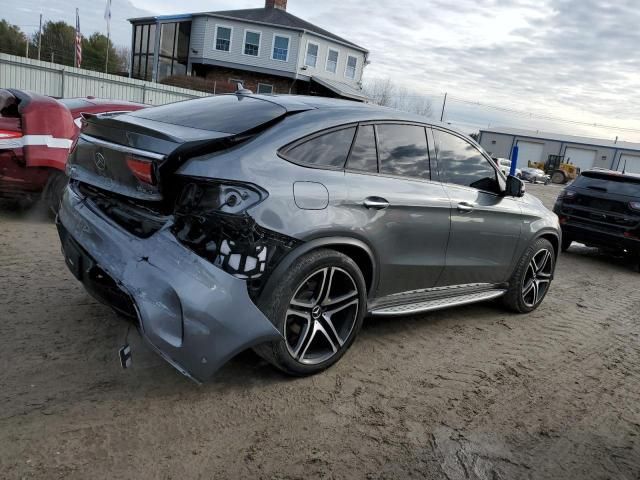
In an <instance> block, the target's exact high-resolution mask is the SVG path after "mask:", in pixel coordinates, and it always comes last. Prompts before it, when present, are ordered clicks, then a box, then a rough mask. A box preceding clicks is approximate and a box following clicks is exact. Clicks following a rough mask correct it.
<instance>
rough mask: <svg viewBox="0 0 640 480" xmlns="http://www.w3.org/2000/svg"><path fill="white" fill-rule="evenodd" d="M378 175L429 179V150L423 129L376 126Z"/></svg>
mask: <svg viewBox="0 0 640 480" xmlns="http://www.w3.org/2000/svg"><path fill="white" fill-rule="evenodd" d="M376 128H377V131H378V154H379V155H380V173H389V174H392V175H405V176H410V177H419V178H426V179H429V178H430V176H429V149H428V148H427V136H426V134H425V130H424V127H418V126H416V125H378V126H377V127H376Z"/></svg>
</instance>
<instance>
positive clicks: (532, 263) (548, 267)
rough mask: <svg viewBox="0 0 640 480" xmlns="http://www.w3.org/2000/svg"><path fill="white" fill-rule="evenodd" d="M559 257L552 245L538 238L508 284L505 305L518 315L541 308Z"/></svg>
mask: <svg viewBox="0 0 640 480" xmlns="http://www.w3.org/2000/svg"><path fill="white" fill-rule="evenodd" d="M555 261H556V255H555V250H554V248H553V246H552V245H551V243H550V242H549V241H548V240H546V239H544V238H539V239H538V240H536V241H535V242H533V244H531V245H530V246H529V248H528V249H527V251H526V252H525V254H524V255H523V256H522V258H521V259H520V262H519V263H518V266H517V268H516V271H515V272H514V274H513V276H512V277H511V280H510V282H509V290H508V291H507V293H506V295H505V296H504V297H503V303H504V304H505V306H507V307H508V308H509V309H511V310H513V311H516V312H518V313H528V312H531V311H533V310H535V309H536V308H538V307H539V306H540V304H541V303H542V300H544V297H545V296H546V295H547V293H548V292H549V287H550V286H551V280H552V279H553V272H554V269H555Z"/></svg>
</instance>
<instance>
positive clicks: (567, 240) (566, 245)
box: [560, 235, 573, 253]
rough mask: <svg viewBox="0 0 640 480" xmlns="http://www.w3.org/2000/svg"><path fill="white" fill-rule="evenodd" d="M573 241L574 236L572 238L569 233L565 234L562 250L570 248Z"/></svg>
mask: <svg viewBox="0 0 640 480" xmlns="http://www.w3.org/2000/svg"><path fill="white" fill-rule="evenodd" d="M572 243H573V238H571V237H570V236H569V235H563V236H562V245H560V251H561V252H563V253H564V252H566V251H567V250H569V247H570V246H571V244H572Z"/></svg>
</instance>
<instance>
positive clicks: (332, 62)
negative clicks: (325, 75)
mask: <svg viewBox="0 0 640 480" xmlns="http://www.w3.org/2000/svg"><path fill="white" fill-rule="evenodd" d="M338 55H339V53H338V50H333V49H332V48H330V49H329V52H328V53H327V72H331V73H336V70H338Z"/></svg>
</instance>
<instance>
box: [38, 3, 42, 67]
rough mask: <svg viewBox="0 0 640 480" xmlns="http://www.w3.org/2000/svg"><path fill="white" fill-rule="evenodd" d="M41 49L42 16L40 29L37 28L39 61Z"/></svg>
mask: <svg viewBox="0 0 640 480" xmlns="http://www.w3.org/2000/svg"><path fill="white" fill-rule="evenodd" d="M41 47H42V14H40V27H39V28H38V60H40V49H41Z"/></svg>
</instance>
